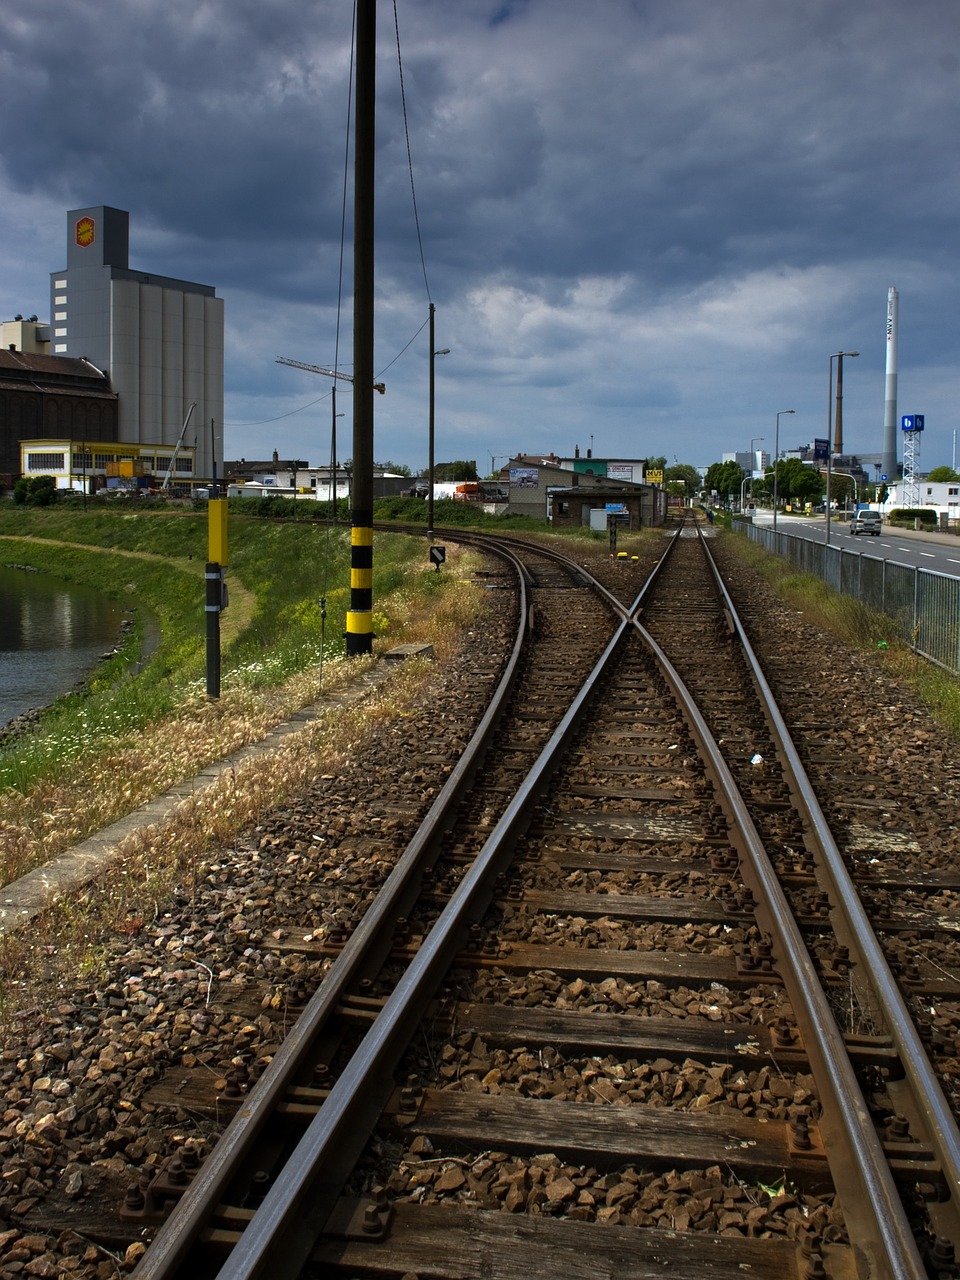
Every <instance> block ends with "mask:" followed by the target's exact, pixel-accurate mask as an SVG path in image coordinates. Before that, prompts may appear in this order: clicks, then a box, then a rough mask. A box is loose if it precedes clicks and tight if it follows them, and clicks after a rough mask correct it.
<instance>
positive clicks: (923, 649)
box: [734, 521, 960, 672]
mask: <svg viewBox="0 0 960 1280" xmlns="http://www.w3.org/2000/svg"><path fill="white" fill-rule="evenodd" d="M734 528H735V529H737V530H738V531H740V532H743V533H745V534H746V535H747V537H748V538H750V539H751V541H753V542H758V543H760V545H761V546H762V547H765V548H766V550H767V551H772V552H773V553H774V554H775V555H779V556H783V557H784V558H785V559H786V560H789V561H790V562H791V564H795V565H796V566H797V568H798V569H802V570H803V571H804V573H812V574H815V575H816V577H818V578H821V579H822V580H823V581H824V582H826V583H828V584H829V585H830V586H831V587H833V588H834V590H835V591H839V592H841V593H842V594H843V595H846V596H852V597H853V598H854V599H856V600H860V601H862V602H863V604H865V605H868V606H869V607H870V608H871V609H876V610H877V611H878V612H879V613H885V614H887V615H888V616H889V617H891V618H893V620H894V622H895V623H896V630H897V636H898V637H899V639H901V640H902V641H903V642H904V644H907V645H909V646H910V648H911V649H913V650H914V652H915V653H918V654H920V655H921V657H924V658H929V660H930V661H931V662H936V663H937V664H938V665H939V666H941V667H944V668H946V670H948V671H953V672H960V578H954V577H951V576H950V575H949V574H946V573H935V572H933V571H932V570H930V569H919V568H917V569H915V568H913V566H911V565H908V564H897V563H895V562H893V561H890V560H884V559H882V558H881V557H880V556H871V555H867V554H865V553H864V552H862V551H853V550H847V549H846V548H845V547H842V546H837V545H835V544H833V543H831V544H830V545H829V546H827V545H825V544H824V543H822V542H813V541H811V540H810V539H809V538H798V537H797V536H796V535H795V534H791V533H783V532H781V531H780V530H779V529H778V530H777V531H776V533H774V531H773V528H772V527H771V526H770V525H757V524H748V523H747V522H746V521H734Z"/></svg>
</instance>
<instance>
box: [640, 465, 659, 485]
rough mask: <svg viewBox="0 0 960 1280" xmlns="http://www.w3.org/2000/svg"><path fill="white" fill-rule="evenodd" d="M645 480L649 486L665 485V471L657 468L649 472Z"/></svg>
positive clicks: (645, 474)
mask: <svg viewBox="0 0 960 1280" xmlns="http://www.w3.org/2000/svg"><path fill="white" fill-rule="evenodd" d="M643 478H644V480H646V482H647V484H663V469H662V468H661V467H657V468H656V470H654V471H647V472H645V473H644V477H643Z"/></svg>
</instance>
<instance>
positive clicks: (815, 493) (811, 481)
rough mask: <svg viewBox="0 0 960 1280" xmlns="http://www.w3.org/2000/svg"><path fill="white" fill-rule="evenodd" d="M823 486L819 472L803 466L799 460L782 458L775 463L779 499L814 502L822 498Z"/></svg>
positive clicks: (813, 468)
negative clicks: (797, 499)
mask: <svg viewBox="0 0 960 1280" xmlns="http://www.w3.org/2000/svg"><path fill="white" fill-rule="evenodd" d="M837 479H838V480H839V479H840V477H839V476H838V477H837ZM823 484H824V482H823V477H822V476H821V474H820V472H819V471H817V469H816V468H815V467H806V466H804V464H803V463H802V462H801V461H800V459H799V458H782V459H781V460H780V461H779V462H778V463H777V496H778V497H779V498H782V499H784V500H787V499H789V498H799V499H800V501H801V502H815V501H817V500H819V499H820V498H821V497H822V496H823Z"/></svg>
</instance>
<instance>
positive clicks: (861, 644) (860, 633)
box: [727, 536, 960, 738]
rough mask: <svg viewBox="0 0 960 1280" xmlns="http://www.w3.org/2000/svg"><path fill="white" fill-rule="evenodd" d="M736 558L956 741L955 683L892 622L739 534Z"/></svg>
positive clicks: (958, 685)
mask: <svg viewBox="0 0 960 1280" xmlns="http://www.w3.org/2000/svg"><path fill="white" fill-rule="evenodd" d="M727 542H728V545H729V546H730V548H731V549H732V550H733V551H734V553H735V554H736V556H737V558H738V559H740V560H742V561H743V562H744V563H746V564H748V565H749V566H750V567H751V568H752V569H754V570H755V571H756V572H757V573H758V574H759V575H760V577H762V578H763V579H764V581H765V582H767V583H768V584H769V586H770V587H772V588H773V590H774V591H776V592H777V594H778V595H780V596H781V597H782V598H783V599H784V600H786V601H787V603H788V604H790V605H791V606H792V607H793V608H795V609H797V610H799V612H800V613H802V614H803V616H804V618H805V619H806V620H807V621H808V622H809V623H811V624H812V625H813V626H817V627H820V628H821V629H822V630H824V631H828V632H830V633H831V634H832V635H834V636H836V637H837V638H838V639H839V640H841V641H842V642H843V643H844V644H845V645H847V646H848V648H850V649H853V650H855V651H857V652H860V653H862V654H863V655H864V656H866V655H868V654H869V655H870V656H871V658H872V659H873V660H874V661H880V662H882V664H883V665H884V667H885V668H886V670H887V671H888V672H889V673H890V674H891V675H892V676H895V677H896V678H897V679H900V680H903V681H904V682H905V683H907V684H908V685H910V686H911V687H912V688H913V689H914V691H915V692H916V694H917V696H918V697H919V698H920V700H921V701H922V702H923V704H924V705H925V706H926V707H927V709H928V710H929V711H930V713H931V715H933V716H934V718H935V719H936V721H937V722H938V724H939V725H940V726H941V727H942V728H943V729H944V730H945V731H946V732H947V733H949V734H950V735H951V736H952V737H955V738H960V679H958V678H957V677H956V676H953V675H951V674H950V673H949V672H947V671H944V670H943V669H942V668H940V667H938V666H936V665H935V664H934V663H931V662H927V661H926V660H925V659H923V658H920V657H918V656H917V655H916V654H915V653H913V652H912V650H910V649H909V648H908V647H907V646H906V645H904V644H902V643H900V641H899V640H898V639H897V635H896V626H895V623H894V620H893V619H892V618H890V617H888V616H887V615H886V614H884V613H878V612H876V611H875V610H873V609H868V608H867V607H866V605H863V604H861V603H860V601H859V600H854V599H853V598H852V597H850V596H845V595H841V594H840V593H839V592H837V591H834V590H833V588H832V587H830V586H828V585H827V584H826V583H825V582H822V581H821V580H820V579H819V578H817V577H816V576H815V575H813V574H809V573H800V572H798V570H797V569H796V566H794V565H792V564H791V563H790V562H789V561H788V560H786V559H784V558H783V557H781V556H776V555H773V554H772V552H768V551H766V550H765V549H764V548H763V547H761V546H760V545H759V544H758V543H755V542H750V541H748V540H747V539H746V538H743V537H740V536H732V537H728V539H727Z"/></svg>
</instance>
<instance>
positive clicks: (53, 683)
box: [0, 566, 124, 725]
mask: <svg viewBox="0 0 960 1280" xmlns="http://www.w3.org/2000/svg"><path fill="white" fill-rule="evenodd" d="M123 620H124V613H123V610H122V609H121V608H120V607H119V606H118V605H116V604H113V603H112V602H111V601H110V600H108V599H106V597H105V596H102V595H99V594H98V593H97V592H96V591H92V590H89V589H87V588H85V587H77V586H72V585H69V584H67V583H65V582H61V581H60V580H59V579H57V578H51V577H48V576H47V575H46V574H42V573H30V572H27V571H25V570H22V569H10V568H4V567H2V566H0V725H4V724H6V723H7V722H8V721H10V720H12V719H14V717H16V716H18V715H21V714H22V713H23V712H24V711H30V710H32V709H33V708H36V707H43V706H46V705H47V703H49V702H52V701H53V699H54V698H57V697H59V696H60V695H61V694H63V693H67V692H68V691H69V690H70V689H72V688H73V687H74V685H76V684H77V683H79V681H81V680H83V679H84V677H85V676H87V675H89V674H90V672H91V671H92V670H93V669H94V668H95V667H96V665H97V662H98V661H99V660H100V657H101V656H102V655H103V654H104V653H109V652H110V651H111V650H112V649H113V648H114V646H115V645H116V644H117V642H118V640H119V638H120V634H121V631H120V628H121V624H122V622H123Z"/></svg>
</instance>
